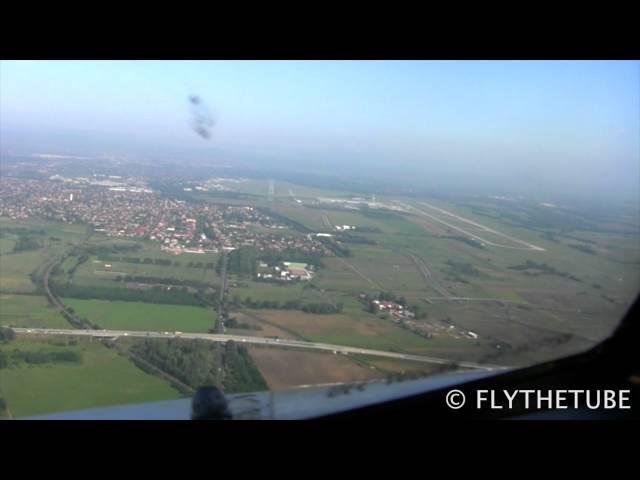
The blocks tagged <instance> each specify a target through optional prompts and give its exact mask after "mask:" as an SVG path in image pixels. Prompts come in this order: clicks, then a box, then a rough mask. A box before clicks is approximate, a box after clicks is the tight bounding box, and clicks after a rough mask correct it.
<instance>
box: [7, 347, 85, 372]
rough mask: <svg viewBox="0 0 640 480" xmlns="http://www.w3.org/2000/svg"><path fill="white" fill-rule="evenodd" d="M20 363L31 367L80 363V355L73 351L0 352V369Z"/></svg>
mask: <svg viewBox="0 0 640 480" xmlns="http://www.w3.org/2000/svg"><path fill="white" fill-rule="evenodd" d="M21 362H24V363H28V364H31V365H42V364H45V363H81V362H82V355H81V354H80V352H78V351H75V350H63V351H57V352H56V351H54V352H47V351H44V350H39V351H23V350H13V351H11V352H3V351H0V368H7V367H9V366H12V365H17V364H19V363H21Z"/></svg>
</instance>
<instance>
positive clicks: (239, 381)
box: [224, 342, 269, 393]
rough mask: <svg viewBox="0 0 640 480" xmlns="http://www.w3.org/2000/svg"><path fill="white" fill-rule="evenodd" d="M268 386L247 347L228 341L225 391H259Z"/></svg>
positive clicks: (225, 355)
mask: <svg viewBox="0 0 640 480" xmlns="http://www.w3.org/2000/svg"><path fill="white" fill-rule="evenodd" d="M268 388H269V387H268V386H267V383H266V382H265V380H264V378H263V377H262V375H261V374H260V371H259V370H258V368H257V367H256V365H255V364H254V362H253V360H252V359H251V357H250V356H249V352H248V351H247V349H246V348H245V347H244V346H242V345H238V344H237V343H235V342H227V343H226V344H225V347H224V390H225V392H227V393H242V392H257V391H261V390H268Z"/></svg>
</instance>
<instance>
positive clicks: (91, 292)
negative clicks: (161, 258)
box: [50, 282, 216, 307]
mask: <svg viewBox="0 0 640 480" xmlns="http://www.w3.org/2000/svg"><path fill="white" fill-rule="evenodd" d="M50 287H51V291H52V293H53V294H54V295H55V296H57V297H69V298H79V299H95V300H112V301H114V300H120V301H124V302H146V303H164V304H169V305H194V306H199V307H208V306H215V304H216V297H215V295H207V294H206V292H204V291H201V290H199V291H197V292H189V290H188V289H187V287H181V288H173V289H171V290H169V289H167V288H164V287H160V286H154V287H152V288H149V289H145V290H142V289H133V288H106V287H94V286H91V285H65V284H62V283H58V282H54V283H51V284H50Z"/></svg>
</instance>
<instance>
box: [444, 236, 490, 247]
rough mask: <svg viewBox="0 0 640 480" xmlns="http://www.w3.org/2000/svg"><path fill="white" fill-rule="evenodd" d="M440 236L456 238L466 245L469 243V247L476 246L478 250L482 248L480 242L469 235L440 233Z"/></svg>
mask: <svg viewBox="0 0 640 480" xmlns="http://www.w3.org/2000/svg"><path fill="white" fill-rule="evenodd" d="M440 238H448V239H451V240H457V241H458V242H462V243H464V244H466V245H469V246H470V247H473V248H478V249H480V250H482V249H484V247H483V246H482V244H481V243H480V242H478V241H477V240H474V239H473V238H469V237H463V236H462V235H442V236H441V237H440Z"/></svg>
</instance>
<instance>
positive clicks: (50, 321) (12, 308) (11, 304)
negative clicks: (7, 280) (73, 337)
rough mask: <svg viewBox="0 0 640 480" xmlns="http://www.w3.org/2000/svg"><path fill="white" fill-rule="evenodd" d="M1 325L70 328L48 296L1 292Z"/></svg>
mask: <svg viewBox="0 0 640 480" xmlns="http://www.w3.org/2000/svg"><path fill="white" fill-rule="evenodd" d="M0 325H6V326H13V327H33V328H70V325H69V323H68V322H67V321H66V320H65V319H64V317H63V316H62V315H61V314H60V313H59V312H58V311H57V310H56V309H55V308H53V307H52V306H51V305H50V304H49V302H48V301H47V299H46V297H44V296H35V295H13V294H4V293H3V294H0Z"/></svg>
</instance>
